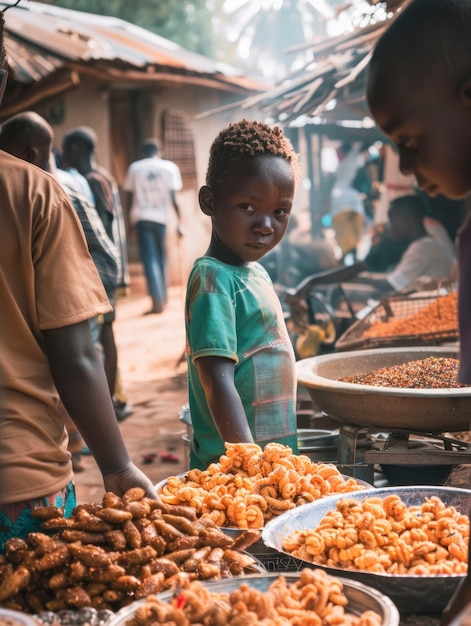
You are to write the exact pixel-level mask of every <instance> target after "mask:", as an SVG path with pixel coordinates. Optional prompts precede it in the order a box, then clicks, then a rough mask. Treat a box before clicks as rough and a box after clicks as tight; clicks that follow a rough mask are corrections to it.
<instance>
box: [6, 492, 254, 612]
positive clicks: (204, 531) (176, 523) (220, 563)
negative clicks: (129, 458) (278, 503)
mask: <svg viewBox="0 0 471 626" xmlns="http://www.w3.org/2000/svg"><path fill="white" fill-rule="evenodd" d="M32 514H33V515H34V516H35V517H36V518H38V519H41V520H43V521H42V524H41V531H42V532H33V533H29V534H28V535H27V537H26V539H21V538H19V537H14V538H11V539H8V540H7V541H6V543H5V555H4V556H2V563H1V567H0V604H1V605H2V606H5V607H7V608H16V609H18V610H21V611H24V612H25V613H32V614H40V613H43V612H44V611H52V612H56V613H58V612H60V611H63V610H66V609H72V610H79V609H82V608H93V609H96V610H97V611H103V610H111V611H113V612H114V611H117V610H119V609H120V608H122V607H123V606H125V605H127V604H129V603H130V602H132V601H133V600H135V599H139V598H143V597H146V596H147V595H149V594H151V593H159V592H161V591H165V590H166V589H173V588H175V587H178V586H179V585H181V584H182V581H184V580H185V579H186V578H191V579H200V580H202V579H209V580H218V579H221V578H224V577H235V576H241V575H244V576H245V575H247V574H251V573H260V572H262V571H264V568H263V567H262V566H261V565H260V563H259V562H258V561H257V560H256V559H255V558H254V557H253V556H251V555H250V554H248V553H247V552H246V551H245V550H244V549H243V548H244V547H247V546H248V545H250V543H251V542H254V541H257V540H258V539H259V538H260V532H259V531H255V530H246V531H243V532H242V533H240V535H239V537H237V538H235V539H234V538H232V537H229V536H228V535H226V534H225V533H224V532H222V531H221V529H219V528H218V527H217V526H216V524H215V523H214V522H213V521H212V520H211V519H204V520H203V519H196V514H195V511H194V510H193V509H192V508H191V507H169V506H168V505H166V504H164V503H162V502H161V501H159V500H154V499H151V498H147V497H145V492H144V490H143V489H141V488H137V487H136V488H133V489H129V490H128V491H127V492H126V493H125V494H124V495H123V496H122V497H119V496H117V495H116V494H114V493H112V492H107V493H105V494H104V496H103V500H102V502H99V503H95V504H80V505H78V506H77V507H75V509H74V511H73V513H72V516H71V517H70V518H64V517H63V514H62V511H61V509H58V508H56V507H48V506H42V507H39V508H37V509H34V510H33V513H32Z"/></svg>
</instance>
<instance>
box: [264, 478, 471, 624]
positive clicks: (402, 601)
mask: <svg viewBox="0 0 471 626" xmlns="http://www.w3.org/2000/svg"><path fill="white" fill-rule="evenodd" d="M391 494H397V495H398V496H400V498H401V499H402V500H403V502H405V503H406V504H407V506H414V505H420V504H422V502H423V501H424V499H425V498H426V497H431V496H438V497H439V498H440V499H441V500H442V501H443V502H444V503H445V504H446V505H447V506H454V507H455V508H456V509H457V510H458V511H459V512H460V513H464V514H468V512H469V510H470V507H471V490H468V489H456V488H451V487H427V486H421V487H384V488H382V489H369V490H368V491H356V492H354V493H349V494H344V495H342V494H340V495H334V496H328V497H327V498H322V499H321V500H317V501H316V502H311V503H309V504H304V505H303V506H301V507H299V508H298V509H291V510H290V511H287V512H286V513H283V514H282V515H280V516H279V517H277V518H275V519H273V520H271V521H269V522H268V524H267V525H266V526H265V528H264V529H263V531H262V540H263V542H264V544H265V545H266V546H268V547H270V548H272V549H275V550H277V551H278V552H281V553H283V554H285V555H287V556H289V557H290V558H291V559H293V558H294V557H292V555H290V554H289V553H288V552H284V551H283V541H284V539H285V538H286V537H287V536H288V535H290V534H291V533H293V532H294V531H296V530H305V529H308V528H309V529H312V528H316V527H317V526H318V525H319V523H320V521H321V520H322V518H323V517H324V515H326V513H327V512H328V511H332V510H334V509H335V507H336V504H337V502H338V500H341V499H342V498H345V497H346V498H349V499H352V498H353V499H354V500H358V501H361V500H363V498H368V497H372V496H374V497H379V498H385V497H386V496H389V495H391ZM295 560H297V562H298V569H300V568H302V567H306V565H310V567H322V569H325V570H326V571H327V572H328V573H329V574H333V575H336V576H339V575H341V576H346V577H348V578H353V579H354V580H358V581H359V582H362V583H364V584H365V585H369V586H371V587H374V588H375V589H378V591H381V592H382V593H384V594H386V595H388V596H389V597H390V598H391V600H393V602H394V603H395V604H396V606H397V607H398V609H399V610H400V611H401V613H402V612H404V613H441V612H442V611H443V609H444V608H445V606H446V604H447V603H448V600H449V599H450V598H451V596H452V594H453V593H454V591H455V589H456V587H457V585H458V584H459V583H460V581H461V580H462V579H463V576H461V575H458V574H456V575H450V576H417V575H414V576H407V575H401V576H400V575H397V576H395V575H392V574H379V573H373V572H367V571H358V570H356V571H353V570H343V569H340V568H335V567H326V566H324V565H314V564H312V563H310V564H309V563H307V562H306V561H303V560H300V559H295Z"/></svg>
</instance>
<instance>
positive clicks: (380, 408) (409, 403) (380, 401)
mask: <svg viewBox="0 0 471 626" xmlns="http://www.w3.org/2000/svg"><path fill="white" fill-rule="evenodd" d="M458 356H459V355H458V349H457V348H455V347H446V348H445V347H433V346H432V347H404V348H384V349H372V350H356V351H352V352H338V353H332V354H324V355H321V356H317V357H311V358H309V359H304V360H301V361H298V362H297V363H296V371H297V380H298V383H299V384H300V385H303V386H304V387H306V388H307V389H308V391H309V394H310V396H311V398H312V401H313V402H314V404H315V405H316V407H317V408H318V409H319V410H321V411H323V412H324V413H326V414H327V415H329V417H332V418H333V419H335V420H337V421H338V422H340V423H342V424H350V425H353V426H365V427H377V428H379V429H388V428H401V429H405V430H409V431H410V430H412V431H417V432H428V433H432V432H434V433H442V432H445V431H451V430H454V431H461V430H468V429H469V416H470V414H471V387H464V386H454V387H452V386H445V382H443V383H442V382H441V381H440V378H441V377H444V378H447V374H448V378H449V377H450V376H449V373H450V372H449V370H450V368H451V369H453V372H452V377H453V378H454V377H455V376H456V367H457V363H458ZM437 362H438V367H436V365H437ZM428 369H430V372H428ZM384 370H390V372H389V380H387V379H388V372H385V371H384ZM375 373H376V374H378V377H379V375H381V377H382V378H381V380H382V381H383V382H382V383H380V384H376V383H374V381H373V378H372V377H373V376H374V374H375ZM440 373H441V374H440ZM365 374H366V375H367V376H368V380H369V381H370V382H369V383H365V382H359V380H358V379H359V378H360V376H364V375H365ZM353 378H355V379H357V380H356V382H349V381H347V380H345V379H350V380H351V379H353ZM342 379H343V380H342ZM378 379H379V378H378ZM422 381H424V382H423V384H424V385H425V384H427V385H433V386H427V387H426V386H421V385H422ZM430 381H432V382H430ZM373 383H374V384H373Z"/></svg>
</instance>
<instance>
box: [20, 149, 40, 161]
mask: <svg viewBox="0 0 471 626" xmlns="http://www.w3.org/2000/svg"><path fill="white" fill-rule="evenodd" d="M37 156H38V149H37V148H35V146H31V145H29V146H26V147H25V150H24V156H23V159H24V160H25V161H28V163H32V164H33V165H37V163H36V159H37Z"/></svg>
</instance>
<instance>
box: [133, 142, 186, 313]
mask: <svg viewBox="0 0 471 626" xmlns="http://www.w3.org/2000/svg"><path fill="white" fill-rule="evenodd" d="M141 153H142V156H143V158H142V159H139V160H138V161H134V162H133V163H131V165H130V166H129V168H128V171H127V174H126V179H125V181H124V185H123V189H124V191H126V192H128V195H127V198H126V200H127V209H128V211H129V209H130V214H129V216H130V223H131V236H134V232H135V233H136V234H137V243H138V246H139V253H140V256H141V261H142V264H143V265H144V272H145V276H146V281H147V290H148V292H149V295H150V297H151V298H152V308H151V309H150V311H148V313H162V311H163V310H164V308H165V305H166V303H167V279H166V272H167V255H166V250H165V243H166V231H167V223H168V215H169V208H170V207H171V206H173V208H174V209H175V212H176V214H177V219H178V234H179V236H181V235H182V231H181V228H180V210H179V207H178V204H177V200H176V196H175V192H176V191H179V190H180V189H181V188H182V179H181V174H180V170H179V168H178V166H177V165H176V164H175V163H173V162H172V161H167V160H165V159H161V158H160V157H159V153H160V143H159V141H158V140H157V139H146V140H145V141H144V142H143V144H142V146H141Z"/></svg>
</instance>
